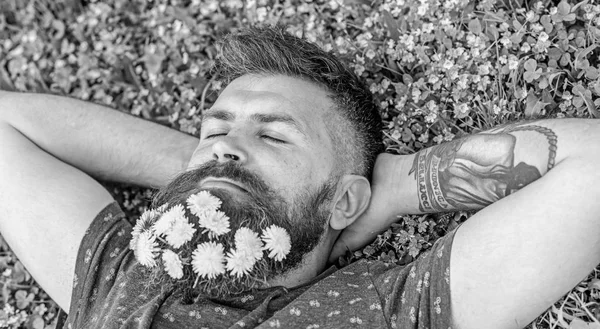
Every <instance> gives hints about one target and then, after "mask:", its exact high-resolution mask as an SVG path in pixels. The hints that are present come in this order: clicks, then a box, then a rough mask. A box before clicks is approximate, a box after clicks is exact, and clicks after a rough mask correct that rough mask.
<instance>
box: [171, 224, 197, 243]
mask: <svg viewBox="0 0 600 329" xmlns="http://www.w3.org/2000/svg"><path fill="white" fill-rule="evenodd" d="M194 233H196V229H195V228H194V224H192V223H190V222H189V221H188V219H187V218H185V217H183V219H179V220H176V221H175V223H174V224H173V226H171V229H170V230H169V231H167V236H166V240H167V243H168V244H170V245H171V246H172V247H173V248H180V247H181V246H183V244H184V243H186V242H188V241H190V240H191V239H192V237H194Z"/></svg>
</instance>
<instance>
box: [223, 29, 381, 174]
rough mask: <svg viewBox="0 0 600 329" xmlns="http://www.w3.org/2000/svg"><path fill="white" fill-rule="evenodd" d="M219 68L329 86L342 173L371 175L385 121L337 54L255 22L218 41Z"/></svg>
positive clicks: (331, 129)
mask: <svg viewBox="0 0 600 329" xmlns="http://www.w3.org/2000/svg"><path fill="white" fill-rule="evenodd" d="M217 47H218V49H219V52H218V56H217V58H216V65H215V69H216V74H217V76H218V77H219V79H222V80H224V82H225V83H226V84H228V83H230V82H231V81H233V80H235V79H236V78H239V77H241V76H243V75H248V74H254V75H285V76H289V77H295V78H300V79H303V80H305V81H309V82H313V83H316V84H317V85H319V86H322V87H325V88H326V89H327V91H328V92H329V93H330V97H331V98H332V100H333V102H334V104H335V105H334V109H335V110H336V111H332V112H333V115H329V116H328V122H326V126H327V129H328V133H329V135H330V137H331V138H332V141H333V143H334V144H333V145H334V147H336V150H335V152H336V162H337V163H336V164H335V165H336V167H337V168H339V170H340V171H341V172H338V174H357V175H362V176H365V177H368V178H370V177H371V174H372V170H373V166H374V164H375V159H376V157H377V155H378V154H379V153H381V152H382V151H383V142H382V122H381V116H380V114H379V110H378V108H377V106H376V105H375V103H374V101H373V95H372V94H371V92H370V91H369V89H368V88H367V87H366V86H365V84H364V83H363V82H362V81H361V80H360V79H359V78H358V77H357V76H356V75H355V74H354V72H352V71H351V70H350V69H349V68H348V67H346V66H345V65H344V64H342V62H341V61H340V60H339V59H338V58H336V57H335V56H334V55H333V54H331V53H328V52H326V51H324V50H322V49H321V48H319V47H318V46H317V45H315V44H313V43H310V42H308V41H306V40H303V39H301V38H298V37H295V36H293V35H291V34H289V33H287V32H286V31H285V28H284V27H283V26H267V27H250V28H246V29H243V30H241V31H239V32H235V33H231V34H229V35H227V36H225V37H224V38H222V39H221V40H220V41H219V43H218V44H217Z"/></svg>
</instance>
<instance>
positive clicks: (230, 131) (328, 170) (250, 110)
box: [188, 75, 334, 204]
mask: <svg viewBox="0 0 600 329" xmlns="http://www.w3.org/2000/svg"><path fill="white" fill-rule="evenodd" d="M332 107H333V102H332V100H331V99H330V98H329V97H328V95H327V92H326V91H325V90H323V88H320V87H318V86H317V85H315V84H313V83H310V82H306V81H303V80H300V79H296V78H291V77H286V76H265V77H263V76H254V75H247V76H242V77H240V78H238V79H236V80H234V81H233V82H231V83H230V84H229V85H228V86H227V88H225V90H224V91H223V92H222V93H221V95H220V96H219V98H218V99H217V101H216V102H215V104H214V105H213V106H212V108H210V109H209V110H207V111H205V112H204V113H203V118H202V120H203V121H202V128H201V135H200V143H199V145H198V147H197V148H196V150H195V152H194V154H193V156H192V158H191V160H190V163H189V167H188V169H193V168H194V167H197V166H199V165H202V164H204V163H207V162H208V161H211V160H216V161H217V162H228V161H235V162H236V163H238V165H240V166H242V167H244V168H245V169H247V170H249V171H250V172H252V173H254V174H255V175H257V176H258V177H260V178H261V179H262V180H264V182H265V183H266V184H267V185H268V186H269V187H270V188H271V189H273V190H274V191H275V192H277V193H278V194H279V195H281V196H282V197H283V198H284V200H285V201H287V202H290V203H291V204H294V203H295V202H296V201H297V200H296V198H297V196H299V195H301V194H302V193H303V192H306V191H311V190H315V189H316V188H317V187H319V186H321V185H322V184H324V183H325V182H326V181H328V180H329V179H330V178H331V174H332V170H333V164H334V151H333V145H332V142H331V138H330V136H329V134H328V132H327V129H326V127H325V125H326V121H327V120H326V117H327V115H328V114H330V112H329V111H332ZM230 183H232V182H227V181H226V180H219V179H217V180H211V179H210V178H209V179H207V180H205V181H204V182H201V185H202V186H201V187H206V188H208V187H220V188H223V189H228V190H229V191H230V192H231V193H237V194H239V192H240V191H239V189H238V188H237V187H236V186H235V184H230Z"/></svg>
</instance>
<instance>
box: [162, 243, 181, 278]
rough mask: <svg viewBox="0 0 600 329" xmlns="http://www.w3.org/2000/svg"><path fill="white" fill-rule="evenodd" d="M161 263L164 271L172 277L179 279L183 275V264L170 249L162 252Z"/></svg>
mask: <svg viewBox="0 0 600 329" xmlns="http://www.w3.org/2000/svg"><path fill="white" fill-rule="evenodd" d="M162 260H163V264H165V271H167V274H169V276H170V277H172V278H173V279H181V278H182V277H183V265H182V264H181V259H179V256H178V255H177V254H176V253H174V252H173V251H171V250H168V249H167V250H165V251H163V253H162Z"/></svg>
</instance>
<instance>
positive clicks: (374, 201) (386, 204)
mask: <svg viewBox="0 0 600 329" xmlns="http://www.w3.org/2000/svg"><path fill="white" fill-rule="evenodd" d="M409 162H410V163H409ZM407 163H408V165H411V164H412V157H411V156H402V155H392V154H388V153H382V154H380V155H378V156H377V160H376V161H375V168H374V169H373V181H372V183H371V192H372V193H371V201H370V203H369V207H368V208H367V210H366V211H365V212H364V213H363V214H362V215H361V216H360V217H359V218H358V219H357V220H356V221H354V223H352V224H351V225H349V226H348V227H346V228H345V229H344V230H343V231H342V233H341V234H340V236H339V237H338V239H337V241H336V242H335V244H334V246H333V249H332V251H331V254H330V255H329V261H330V262H334V261H335V260H337V258H338V257H339V256H342V255H343V254H344V253H345V252H346V251H347V250H351V251H354V250H357V249H359V248H361V247H363V246H365V245H366V244H368V243H369V242H371V241H373V239H375V238H376V237H377V235H378V234H380V233H381V232H383V231H385V230H386V229H387V228H388V227H389V226H390V225H391V224H392V223H394V222H395V221H396V220H397V215H399V214H401V213H402V204H405V203H406V202H402V201H403V200H402V194H403V193H402V190H403V189H404V188H408V186H406V184H402V179H404V180H405V181H406V179H405V178H404V177H402V176H403V175H406V172H408V171H404V170H402V169H403V167H404V166H405V165H406V164H407ZM403 173H404V174H403Z"/></svg>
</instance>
